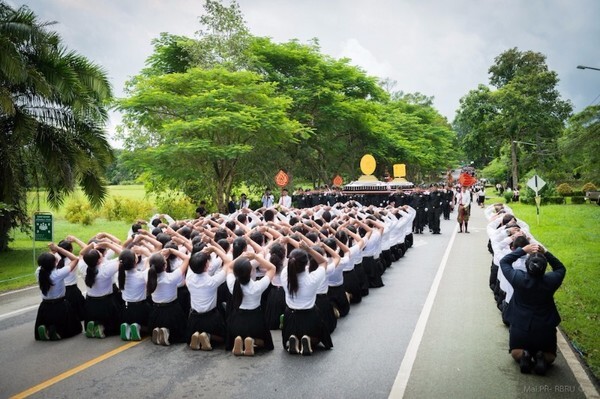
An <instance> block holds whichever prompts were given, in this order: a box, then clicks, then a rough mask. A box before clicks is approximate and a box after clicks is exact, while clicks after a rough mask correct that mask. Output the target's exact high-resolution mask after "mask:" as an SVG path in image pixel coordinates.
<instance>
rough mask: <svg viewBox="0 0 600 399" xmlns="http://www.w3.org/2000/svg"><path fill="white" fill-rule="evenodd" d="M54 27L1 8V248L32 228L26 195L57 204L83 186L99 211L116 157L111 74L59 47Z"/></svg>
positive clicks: (26, 11)
mask: <svg viewBox="0 0 600 399" xmlns="http://www.w3.org/2000/svg"><path fill="white" fill-rule="evenodd" d="M50 25H51V23H45V22H40V21H38V19H37V17H36V15H35V14H34V13H33V12H32V11H31V10H29V9H28V8H27V7H25V6H23V7H20V8H18V9H15V8H12V7H10V6H9V5H7V4H6V3H5V2H0V143H1V144H0V250H5V249H6V248H7V246H8V239H9V235H8V234H9V231H10V230H11V229H12V228H15V227H18V226H20V227H21V228H24V229H27V227H28V215H27V201H26V199H27V190H28V189H30V188H32V187H40V188H44V189H46V190H47V191H48V201H49V202H50V204H52V205H55V206H57V205H59V204H60V203H61V202H62V200H63V198H64V196H65V195H66V194H68V193H70V192H72V191H73V190H74V188H75V186H76V185H77V184H78V183H79V184H80V185H81V187H82V188H83V191H84V193H85V194H86V196H87V197H88V198H89V199H90V201H91V202H92V203H93V204H95V205H99V204H100V203H101V202H102V200H103V198H104V196H105V194H106V188H105V185H104V180H103V173H104V169H105V167H106V165H107V164H108V163H109V162H110V161H111V159H112V151H111V148H110V145H109V143H108V140H107V138H106V135H105V132H104V130H103V126H104V123H105V122H106V120H107V111H106V107H105V103H106V101H108V100H110V99H111V88H110V85H109V83H108V79H107V76H106V73H105V72H104V71H103V70H102V68H100V67H99V66H97V65H96V64H94V63H92V62H90V61H89V60H88V59H87V58H85V57H83V56H82V55H80V54H77V53H76V52H73V51H69V50H68V49H67V48H65V46H63V45H62V44H61V39H60V37H59V36H58V34H56V33H55V32H53V31H51V30H49V26H50Z"/></svg>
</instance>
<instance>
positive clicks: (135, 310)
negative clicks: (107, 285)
mask: <svg viewBox="0 0 600 399" xmlns="http://www.w3.org/2000/svg"><path fill="white" fill-rule="evenodd" d="M151 310H152V306H151V305H150V304H149V303H148V301H146V300H144V301H139V302H125V305H123V308H122V309H121V319H120V321H121V323H127V324H133V323H137V324H139V325H140V326H141V327H142V328H143V329H147V327H148V318H149V317H150V311H151Z"/></svg>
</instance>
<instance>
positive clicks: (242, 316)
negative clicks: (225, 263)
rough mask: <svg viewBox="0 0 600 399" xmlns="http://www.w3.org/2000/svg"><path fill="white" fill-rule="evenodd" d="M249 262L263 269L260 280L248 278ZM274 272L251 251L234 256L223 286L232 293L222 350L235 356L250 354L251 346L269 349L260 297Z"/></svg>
mask: <svg viewBox="0 0 600 399" xmlns="http://www.w3.org/2000/svg"><path fill="white" fill-rule="evenodd" d="M251 261H257V262H258V263H259V265H260V267H261V268H262V269H263V270H264V277H263V278H262V279H260V280H256V281H255V280H252V279H251V274H252V268H253V267H252V265H251V263H250V262H251ZM274 275H275V266H274V265H273V264H272V263H271V262H269V261H267V260H266V259H265V258H264V257H262V255H258V254H256V253H252V252H245V253H244V254H243V255H242V256H240V257H238V258H237V259H235V260H234V261H233V264H232V267H231V268H229V269H228V274H227V287H228V288H229V291H230V292H231V294H232V307H233V311H232V313H231V315H230V316H229V318H228V319H227V340H226V349H227V350H231V351H232V352H233V354H234V355H235V356H241V355H244V356H254V350H255V347H257V348H263V349H265V350H273V338H272V337H271V331H269V328H268V327H267V324H266V323H265V316H264V312H263V310H262V309H261V307H260V299H261V296H262V293H263V292H264V291H265V290H266V289H267V287H269V284H270V283H271V280H272V279H273V276H274Z"/></svg>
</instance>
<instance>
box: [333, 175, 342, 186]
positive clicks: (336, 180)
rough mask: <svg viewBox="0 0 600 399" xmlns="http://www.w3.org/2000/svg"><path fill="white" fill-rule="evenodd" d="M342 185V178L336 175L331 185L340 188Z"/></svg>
mask: <svg viewBox="0 0 600 399" xmlns="http://www.w3.org/2000/svg"><path fill="white" fill-rule="evenodd" d="M343 183H344V179H342V176H340V175H336V176H335V177H334V178H333V185H334V186H341V185H342V184H343Z"/></svg>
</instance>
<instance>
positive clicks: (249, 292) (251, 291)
mask: <svg viewBox="0 0 600 399" xmlns="http://www.w3.org/2000/svg"><path fill="white" fill-rule="evenodd" d="M234 284H235V276H234V275H233V273H229V274H228V275H227V288H229V292H231V293H232V294H233V286H234ZM269 284H271V279H269V278H268V277H263V278H261V279H260V280H250V281H249V282H248V284H246V285H242V286H241V287H242V293H243V294H244V298H243V299H242V303H241V305H240V309H244V310H253V309H256V308H258V307H259V306H260V297H261V295H262V293H263V292H264V291H265V290H266V289H267V288H268V287H269Z"/></svg>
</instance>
